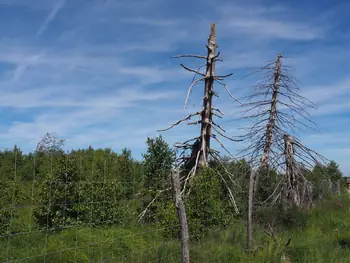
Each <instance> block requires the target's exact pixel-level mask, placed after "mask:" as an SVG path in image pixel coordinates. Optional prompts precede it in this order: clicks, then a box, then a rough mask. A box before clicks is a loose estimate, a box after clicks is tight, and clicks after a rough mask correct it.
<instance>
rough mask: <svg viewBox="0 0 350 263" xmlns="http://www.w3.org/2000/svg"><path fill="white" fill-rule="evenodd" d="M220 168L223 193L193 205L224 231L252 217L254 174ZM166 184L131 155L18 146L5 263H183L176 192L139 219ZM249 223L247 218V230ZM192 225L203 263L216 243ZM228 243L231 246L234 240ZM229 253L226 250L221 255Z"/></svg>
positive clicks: (5, 154) (5, 204)
mask: <svg viewBox="0 0 350 263" xmlns="http://www.w3.org/2000/svg"><path fill="white" fill-rule="evenodd" d="M219 166H220V165H219ZM216 171H217V172H218V173H219V175H220V176H218V180H219V181H221V185H220V187H221V188H218V189H215V187H217V186H216V185H214V186H213V187H214V192H210V191H211V190H210V189H209V188H208V189H209V190H208V189H207V188H205V187H207V186H205V187H204V188H203V189H201V190H202V191H204V192H205V196H204V197H203V198H202V199H196V198H197V197H196V198H194V201H193V203H192V204H191V206H192V207H197V208H196V209H197V210H196V212H198V211H200V212H201V213H202V214H201V215H200V216H201V217H205V219H206V222H208V224H211V225H214V226H215V225H216V224H217V220H218V218H220V216H221V219H220V220H222V222H226V223H224V224H223V225H220V227H222V231H225V229H227V228H229V227H230V224H237V220H236V221H235V222H233V221H232V220H231V221H230V220H228V218H233V217H235V215H237V214H236V208H237V205H238V210H239V213H240V214H244V213H245V212H246V211H245V210H246V209H247V207H246V203H247V201H246V200H247V191H248V189H246V188H245V186H247V185H248V180H249V174H250V173H249V168H248V166H247V165H241V166H236V167H235V168H233V170H230V171H228V170H226V168H225V169H224V170H222V171H221V170H220V168H217V170H216ZM220 171H221V173H220ZM207 181H209V180H207ZM164 183H166V182H161V181H159V180H154V181H152V180H149V178H145V174H144V173H143V171H142V167H141V164H140V163H139V162H137V161H134V160H132V159H131V156H130V153H128V152H124V153H122V154H115V153H113V152H111V151H109V150H89V149H88V150H82V151H75V152H74V151H73V152H72V153H69V154H68V153H63V152H51V153H41V152H37V153H35V154H34V153H27V154H23V153H22V152H21V151H20V150H18V149H16V148H15V149H8V150H3V151H1V152H0V262H125V263H126V262H133V263H138V262H181V243H180V240H179V238H178V237H179V231H180V225H179V223H178V219H177V217H176V210H175V208H174V206H173V203H172V200H171V198H172V196H171V191H169V192H164V193H163V194H162V196H161V197H160V198H158V199H157V201H156V202H154V204H153V205H152V206H150V207H149V208H148V209H147V212H146V213H145V215H144V216H143V217H142V218H141V217H140V215H142V212H143V211H145V208H147V206H148V204H149V203H150V202H151V201H152V200H153V198H154V197H155V196H156V194H157V193H158V192H157V191H159V190H162V189H164ZM341 185H342V182H341V181H340V180H338V181H333V182H332V181H328V180H322V181H321V184H319V185H317V186H316V185H313V186H312V187H311V188H312V189H313V190H312V200H314V201H315V200H320V199H323V198H325V197H326V196H327V195H334V194H339V193H340V192H341V189H345V188H344V187H342V186H341ZM146 186H147V187H146ZM146 188H147V189H146ZM220 191H221V192H222V193H225V196H226V197H227V199H225V200H224V201H223V202H227V203H230V205H228V206H225V207H223V206H220V204H219V203H218V202H217V200H218V198H215V197H213V196H212V194H217V192H220ZM342 191H343V190H342ZM192 194H195V193H192ZM305 200H306V198H305ZM211 202H212V203H211ZM225 209H226V210H225ZM227 209H228V210H227ZM159 211H162V213H159ZM190 217H191V218H194V217H195V215H193V214H191V215H190ZM244 220H245V218H242V217H241V221H242V226H241V227H242V228H244V227H245V222H244ZM189 223H190V224H191V227H192V228H191V231H190V236H191V255H192V259H193V260H194V261H193V262H201V261H200V260H201V259H200V255H199V251H200V250H201V249H208V248H209V246H210V245H211V244H209V243H208V244H207V243H206V241H205V240H206V239H205V238H203V237H204V235H203V227H204V228H205V227H206V226H205V225H204V226H203V225H196V224H197V222H196V221H195V220H194V221H193V222H189ZM209 227H210V226H209V225H208V228H209ZM234 227H235V228H236V227H237V225H235V226H234ZM192 230H193V231H192ZM242 238H243V239H242V242H241V243H242V246H245V242H246V241H245V240H244V238H245V237H242ZM212 240H214V242H215V233H214V237H212ZM227 240H228V241H227V242H231V241H230V240H232V237H227ZM192 252H193V253H192ZM197 252H198V253H197ZM223 254H225V251H219V252H218V253H217V257H218V258H219V257H221V256H222V255H223Z"/></svg>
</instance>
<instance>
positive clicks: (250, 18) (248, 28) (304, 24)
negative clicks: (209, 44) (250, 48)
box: [219, 4, 325, 40]
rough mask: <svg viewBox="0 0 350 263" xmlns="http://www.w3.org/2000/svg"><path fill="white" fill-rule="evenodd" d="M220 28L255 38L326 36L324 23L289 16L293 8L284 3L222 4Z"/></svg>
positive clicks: (232, 33)
mask: <svg viewBox="0 0 350 263" xmlns="http://www.w3.org/2000/svg"><path fill="white" fill-rule="evenodd" d="M220 11H221V14H222V16H223V17H222V18H221V19H220V21H219V25H220V26H221V28H222V29H221V30H223V31H224V32H230V36H231V37H234V36H235V34H239V35H244V36H245V37H249V38H254V39H269V40H271V39H286V40H314V39H319V38H323V37H324V30H325V28H324V27H318V26H314V25H312V24H311V23H310V19H309V21H298V20H293V19H290V14H289V13H290V10H288V9H287V8H285V7H283V6H275V7H272V8H266V7H262V6H252V5H249V6H247V5H246V4H244V5H237V4H225V5H223V6H220Z"/></svg>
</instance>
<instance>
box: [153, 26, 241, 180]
mask: <svg viewBox="0 0 350 263" xmlns="http://www.w3.org/2000/svg"><path fill="white" fill-rule="evenodd" d="M206 48H207V55H206V56H200V55H179V56H175V58H183V57H187V58H197V59H202V60H205V61H206V64H205V65H203V66H201V67H200V68H202V67H204V66H205V68H206V69H205V72H204V73H202V72H200V71H199V70H195V69H191V68H188V67H186V66H185V65H183V64H180V65H181V66H182V67H183V68H184V69H185V70H187V71H189V72H192V73H194V74H195V77H194V79H193V81H192V83H191V85H190V87H189V89H188V92H187V96H186V100H185V108H186V106H187V101H188V98H189V96H190V93H191V91H192V89H193V87H194V86H196V85H197V84H198V83H200V82H203V81H204V97H203V106H202V109H201V110H199V111H198V112H195V113H192V114H190V115H188V116H187V117H185V118H183V119H181V120H179V121H177V122H176V123H174V124H172V125H171V126H170V127H168V128H167V129H164V130H159V131H166V130H169V129H171V128H173V127H175V126H177V125H179V124H180V123H182V122H187V124H188V125H196V124H200V126H201V128H200V134H199V136H198V137H195V138H193V139H190V140H188V141H186V142H183V143H177V144H175V148H176V149H177V150H180V151H181V153H180V157H179V158H178V161H179V163H178V165H181V164H184V163H185V167H186V168H187V169H189V170H190V173H189V175H188V178H189V177H190V176H192V175H193V174H195V173H196V172H197V171H198V169H199V168H200V167H207V166H208V163H209V158H210V157H214V158H218V156H219V155H218V153H219V152H218V151H217V150H214V149H212V148H211V139H214V140H215V141H216V142H217V143H219V145H220V146H221V147H222V148H223V149H224V150H225V151H226V152H228V153H229V151H228V150H227V148H226V147H225V146H224V144H223V143H222V142H221V140H220V139H219V136H221V137H224V138H226V139H229V140H231V141H240V140H235V139H233V138H230V137H228V136H226V135H225V134H224V133H225V130H224V129H223V128H222V127H221V126H220V125H218V124H217V123H215V122H214V120H213V116H216V117H219V118H222V116H223V113H222V112H221V111H220V110H219V109H217V108H214V107H213V96H214V95H215V92H214V83H218V84H220V85H222V86H223V87H224V88H225V90H226V91H227V93H228V94H229V95H230V96H231V97H232V98H233V99H235V100H236V98H234V96H233V95H232V94H231V92H230V91H229V90H228V88H227V86H226V84H225V83H223V82H222V81H223V80H224V79H225V78H226V77H229V76H231V75H232V73H231V74H228V75H225V76H218V75H216V72H215V63H216V62H217V61H221V60H220V59H219V55H220V52H218V53H216V48H217V44H216V29H215V24H212V25H211V29H210V35H209V38H208V44H207V45H206ZM196 76H199V78H197V79H196ZM236 101H237V100H236ZM193 117H198V118H199V119H198V120H197V121H192V122H189V120H191V118H193ZM187 150H191V153H190V155H189V156H188V155H187ZM229 154H230V153H229ZM188 178H187V179H188Z"/></svg>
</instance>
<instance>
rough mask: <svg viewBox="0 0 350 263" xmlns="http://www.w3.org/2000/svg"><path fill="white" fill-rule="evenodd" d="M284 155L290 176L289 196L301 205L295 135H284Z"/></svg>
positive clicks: (297, 204) (296, 203)
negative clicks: (295, 154)
mask: <svg viewBox="0 0 350 263" xmlns="http://www.w3.org/2000/svg"><path fill="white" fill-rule="evenodd" d="M284 155H285V160H286V173H287V177H288V193H287V194H288V196H290V199H291V200H292V202H293V203H294V204H295V205H296V206H300V196H299V191H298V173H299V169H298V165H297V164H296V162H295V159H294V146H293V137H292V136H290V135H288V134H286V135H285V136H284Z"/></svg>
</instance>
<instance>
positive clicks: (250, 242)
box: [247, 170, 256, 251]
mask: <svg viewBox="0 0 350 263" xmlns="http://www.w3.org/2000/svg"><path fill="white" fill-rule="evenodd" d="M255 177H256V172H255V171H254V170H252V171H251V172H250V178H249V190H248V220H247V221H248V226H247V236H248V250H249V251H252V249H253V220H252V216H253V201H254V181H255Z"/></svg>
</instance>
